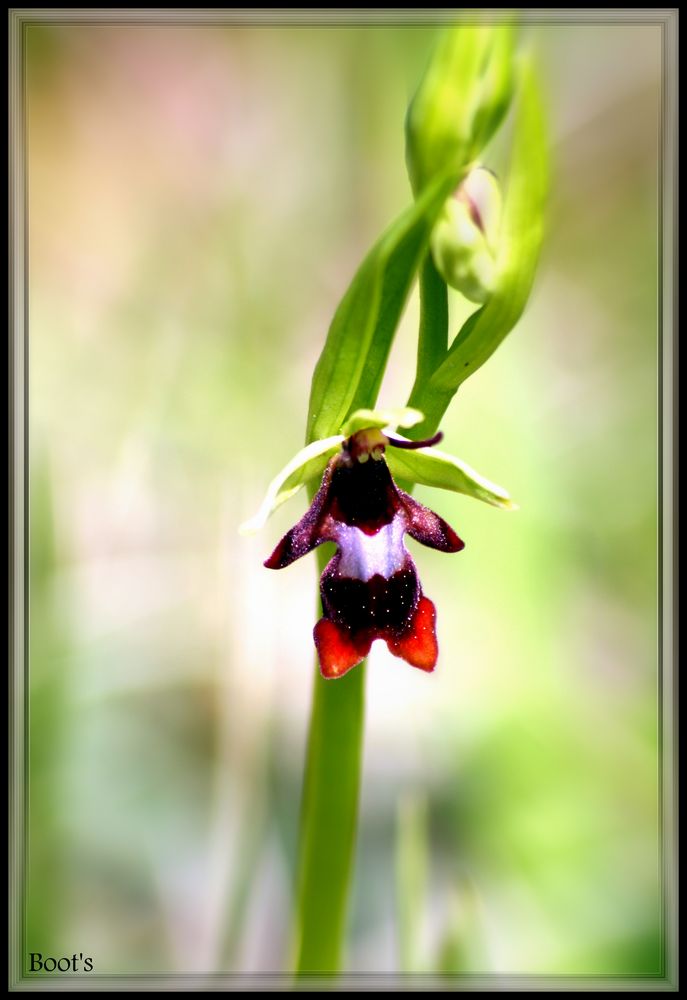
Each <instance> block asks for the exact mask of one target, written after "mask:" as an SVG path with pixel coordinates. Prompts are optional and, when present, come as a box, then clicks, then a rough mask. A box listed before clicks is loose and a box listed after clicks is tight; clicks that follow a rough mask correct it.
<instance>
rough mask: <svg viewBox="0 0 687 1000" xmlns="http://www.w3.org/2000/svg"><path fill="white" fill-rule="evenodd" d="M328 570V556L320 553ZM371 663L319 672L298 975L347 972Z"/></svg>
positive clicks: (307, 788)
mask: <svg viewBox="0 0 687 1000" xmlns="http://www.w3.org/2000/svg"><path fill="white" fill-rule="evenodd" d="M318 557H319V566H320V569H321V570H322V569H323V568H324V564H325V563H326V561H327V555H326V554H325V553H323V552H322V550H320V551H319V552H318ZM364 692H365V664H364V663H363V664H361V665H360V666H358V667H356V668H355V670H351V671H350V672H349V673H348V674H346V675H345V676H344V677H341V678H339V679H338V680H336V681H333V680H330V681H327V680H325V679H324V678H323V677H322V676H321V674H320V672H319V670H318V671H317V672H316V674H315V685H314V691H313V707H312V714H311V719H310V734H309V739H308V751H307V760H306V769H305V782H304V792H303V808H302V815H301V839H300V845H301V855H300V880H299V886H298V912H297V922H296V927H297V934H298V939H297V941H296V971H297V972H298V973H304V972H319V973H335V972H338V970H339V969H340V967H341V959H342V950H343V941H344V932H345V925H346V914H347V909H348V896H349V886H350V881H351V872H352V868H353V855H354V853H355V840H356V826H357V819H358V794H359V789H360V772H361V762H362V747H363V729H364Z"/></svg>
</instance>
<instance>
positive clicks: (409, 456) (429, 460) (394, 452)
mask: <svg viewBox="0 0 687 1000" xmlns="http://www.w3.org/2000/svg"><path fill="white" fill-rule="evenodd" d="M386 462H387V465H388V466H389V469H390V471H391V475H392V476H394V478H395V479H405V480H406V482H412V483H419V484H420V485H421V486H436V487H438V488H439V489H442V490H451V492H452V493H464V494H465V496H468V497H474V499H475V500H482V501H483V502H484V503H488V504H491V506H492V507H500V508H501V509H502V510H517V504H515V503H513V501H512V500H511V498H510V497H509V496H508V493H507V492H506V490H504V488H503V487H502V486H497V485H496V483H491V482H489V480H488V479H485V478H484V476H480V474H479V472H475V470H474V469H471V468H470V466H469V465H467V464H466V463H465V462H462V461H461V460H460V459H459V458H454V457H453V455H447V454H446V452H443V451H439V450H438V449H437V448H418V450H417V451H406V450H405V449H403V450H401V449H398V448H393V447H391V448H387V449H386Z"/></svg>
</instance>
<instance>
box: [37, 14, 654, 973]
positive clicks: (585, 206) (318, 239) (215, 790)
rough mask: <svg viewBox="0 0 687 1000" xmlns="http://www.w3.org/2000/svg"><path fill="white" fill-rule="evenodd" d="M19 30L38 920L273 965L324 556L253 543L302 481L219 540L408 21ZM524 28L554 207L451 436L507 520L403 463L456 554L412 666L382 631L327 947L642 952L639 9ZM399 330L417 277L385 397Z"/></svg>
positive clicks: (120, 940) (284, 906)
mask: <svg viewBox="0 0 687 1000" xmlns="http://www.w3.org/2000/svg"><path fill="white" fill-rule="evenodd" d="M27 31H28V34H27V128H28V185H29V245H30V258H29V263H30V272H29V273H30V283H29V309H30V466H31V482H30V490H31V492H30V496H31V527H30V532H31V535H30V542H31V578H30V772H29V777H30V782H29V801H30V825H29V830H28V849H29V880H28V888H27V948H28V950H35V951H41V952H43V953H44V954H51V955H63V954H64V955H70V956H71V955H72V953H73V952H77V953H78V952H83V954H84V955H91V956H93V959H94V964H95V968H96V971H98V972H114V973H117V972H150V971H158V972H159V971H208V970H233V971H244V972H250V971H257V970H262V971H277V970H281V969H285V968H288V967H289V961H290V953H291V946H292V941H291V911H292V904H293V886H294V872H295V860H296V850H297V836H298V812H299V803H300V789H301V777H302V766H303V759H304V748H305V738H306V732H307V724H308V714H309V706H310V697H311V682H312V672H313V669H314V666H313V645H312V638H311V629H312V625H313V623H314V614H315V611H314V608H315V585H316V569H315V560H314V559H312V560H303V561H302V562H301V563H297V564H295V565H294V566H293V567H291V568H290V569H289V570H288V571H286V572H285V573H282V574H272V573H269V572H268V571H266V570H264V569H263V567H262V560H263V559H264V558H265V557H266V555H267V554H268V553H269V552H270V551H271V549H272V547H273V546H274V544H275V543H276V541H277V539H278V538H279V537H280V536H281V534H282V533H283V532H284V531H285V530H286V529H287V528H288V527H289V526H290V525H291V524H292V523H293V522H294V521H295V520H296V519H297V518H298V517H299V516H300V514H301V512H302V510H303V509H304V500H303V499H300V498H299V499H297V500H294V501H291V502H290V503H289V504H288V505H286V507H284V508H282V509H281V510H280V511H279V512H278V514H277V515H276V516H275V517H274V518H273V519H272V521H271V522H270V523H269V524H268V526H267V527H266V528H265V529H264V530H263V532H262V533H261V534H260V535H259V536H257V537H254V538H249V539H246V538H242V537H239V535H238V534H237V526H238V524H239V523H240V522H241V521H242V520H244V519H245V518H246V517H247V516H249V515H251V514H252V513H253V512H254V510H255V509H256V507H257V505H258V504H259V502H260V499H261V496H262V493H263V491H264V488H265V486H266V485H267V482H268V481H269V480H270V479H271V478H272V476H273V475H274V473H275V472H276V470H277V469H279V468H280V467H281V466H282V465H283V464H284V463H285V462H286V461H287V460H288V459H289V458H290V456H291V455H292V453H293V452H294V451H295V450H297V448H299V447H300V446H301V444H302V440H303V433H304V423H305V416H306V406H307V397H308V392H309V382H310V376H311V373H312V370H313V366H314V364H315V361H316V359H317V356H318V353H319V351H320V349H321V346H322V343H323V338H324V336H325V334H326V330H327V327H328V324H329V320H330V318H331V316H332V314H333V311H334V308H335V306H336V304H337V302H338V300H339V298H340V296H341V295H342V293H343V292H344V290H345V288H346V286H347V284H348V282H349V280H350V278H351V276H352V274H353V272H354V270H355V267H356V266H357V264H358V262H359V260H360V259H361V257H362V255H363V253H364V252H365V251H366V249H367V248H368V247H369V246H370V244H371V243H372V242H373V241H374V239H375V238H376V237H377V235H378V234H379V233H380V232H381V230H382V229H383V228H384V226H385V225H386V224H387V223H388V222H389V221H390V220H391V219H392V218H393V217H394V216H395V215H396V214H397V213H398V212H399V211H400V210H401V209H402V208H403V207H404V206H405V205H406V204H407V202H408V200H409V197H410V194H409V186H408V182H407V178H406V173H405V168H404V149H403V118H404V113H405V108H406V104H407V101H408V99H409V97H410V96H411V94H412V92H413V89H414V87H415V86H416V84H417V82H418V80H419V78H420V75H421V72H422V69H423V67H424V65H425V63H426V60H427V58H428V55H429V52H430V50H431V46H432V43H433V39H434V37H435V30H434V29H430V28H422V29H420V28H410V27H391V26H389V27H385V28H369V27H368V28H362V27H361V28H345V29H344V28H321V29H306V28H296V27H292V28H269V27H261V28H239V27H231V26H227V27H225V28H221V27H214V28H201V27H172V26H168V27H164V26H160V27H143V26H140V27H125V26H121V27H117V26H101V27H97V26H90V27H89V26H78V25H73V26H68V25H62V26H58V25H56V26H52V27H41V26H38V25H31V26H29V27H28V29H27ZM522 44H523V46H524V47H527V48H530V49H532V50H534V51H535V53H536V54H537V58H538V61H539V66H540V69H541V79H542V86H543V89H544V92H545V99H546V103H547V106H548V112H549V118H550V129H551V144H552V155H553V160H554V167H555V170H554V178H553V189H552V197H551V204H550V209H549V217H548V224H549V235H548V239H547V242H546V245H545V251H544V254H543V258H542V263H541V268H540V271H539V274H538V279H537V283H536V286H535V292H534V295H533V298H532V300H531V303H530V306H529V307H528V310H527V312H526V314H525V316H524V318H523V320H522V321H521V323H520V324H519V326H518V328H517V329H516V331H515V332H514V333H513V334H512V335H511V336H510V337H509V339H508V340H507V341H506V343H505V344H504V345H503V346H502V347H501V348H500V349H499V351H498V352H497V354H496V355H495V356H494V357H493V358H492V359H491V361H490V362H489V363H488V364H487V365H486V366H485V368H484V369H482V370H481V371H479V373H478V374H477V375H476V376H475V377H474V378H473V379H471V380H470V381H468V382H467V383H466V384H465V385H464V387H463V388H462V389H461V391H460V393H459V395H458V397H457V398H456V400H455V401H454V403H453V405H452V408H451V409H450V411H449V413H448V415H447V418H446V420H445V424H444V431H445V435H446V440H445V447H446V449H447V450H448V451H450V452H452V453H454V454H457V455H460V456H461V457H463V458H464V459H465V460H466V461H468V462H469V463H470V464H471V465H473V466H474V467H475V468H477V469H478V470H479V471H480V472H482V473H483V474H484V475H486V476H487V477H489V478H490V479H493V480H494V481H496V482H498V483H501V484H503V485H504V486H506V487H507V488H508V489H509V490H510V492H511V494H512V496H513V497H514V498H515V499H516V500H517V501H518V503H519V504H520V510H519V511H518V512H517V513H513V514H510V513H503V512H500V511H497V510H494V509H491V508H488V507H484V506H482V505H480V504H479V503H477V502H475V501H473V500H470V499H467V498H463V497H455V496H451V495H449V494H444V493H432V491H429V490H423V489H418V491H417V495H418V497H419V498H420V499H421V500H424V501H425V502H427V503H428V504H429V505H431V506H432V507H433V508H434V509H436V510H437V511H438V512H439V513H441V514H442V515H443V516H444V517H445V518H447V519H448V520H449V521H450V522H451V523H452V524H453V525H454V526H455V527H456V529H457V530H458V531H459V533H460V534H461V536H462V537H463V538H464V539H465V540H466V543H467V546H466V549H465V551H464V552H463V553H462V554H460V555H459V556H455V557H450V558H449V557H447V556H445V555H442V554H440V553H435V552H433V551H431V550H425V549H420V550H419V551H416V552H415V555H416V559H417V562H418V564H419V568H420V572H421V576H422V580H423V584H424V588H425V591H426V592H427V593H428V594H429V595H430V596H431V597H432V598H433V600H434V601H435V603H436V605H437V608H438V614H439V626H438V627H439V637H440V643H441V647H442V653H441V658H440V662H439V667H438V670H437V672H436V674H435V675H433V676H431V677H428V676H426V675H424V674H420V672H417V671H413V670H412V669H411V668H409V667H407V666H406V665H405V664H403V663H402V662H401V661H399V660H394V659H393V658H392V657H391V656H390V655H389V654H388V652H387V651H386V648H382V647H381V644H377V645H378V646H379V647H380V648H376V647H375V648H374V650H373V654H372V657H371V663H370V667H369V671H368V679H367V718H366V745H365V759H364V778H363V792H362V803H361V818H360V839H359V846H358V852H357V861H356V874H355V884H354V889H353V899H352V910H351V920H350V935H349V946H348V959H347V966H348V968H349V969H351V970H365V971H390V970H397V969H404V968H405V969H408V968H411V969H419V970H422V969H447V970H454V971H484V972H512V973H518V972H520V973H523V972H528V973H589V974H610V973H627V974H630V973H635V974H656V973H658V972H659V971H660V967H661V930H660V929H661V921H660V891H661V888H660V887H661V883H660V872H659V862H660V841H659V798H658V792H659V787H658V773H659V770H658V769H659V756H658V749H657V741H658V734H657V713H658V701H657V683H658V677H657V652H656V650H657V459H658V455H657V432H658V426H657V376H658V371H657V336H658V334H657V294H658V293H657V273H658V272H657V268H658V253H657V246H658V228H657V206H658V162H659V160H658V157H659V121H660V77H661V41H660V29H659V28H658V27H652V26H646V27H629V26H628V27H623V26H595V27H590V26H587V27H585V26H577V27H576V26H572V25H568V26H560V27H554V26H540V27H534V26H529V27H526V28H524V29H523V32H522ZM499 155H500V154H499V151H498V149H497V150H496V152H495V153H494V163H493V164H492V163H491V161H490V159H489V157H487V158H486V162H487V163H488V164H491V165H496V166H498V162H499ZM416 326H417V303H416V301H415V299H413V301H411V303H410V305H409V308H408V310H407V314H406V316H405V318H404V321H403V325H402V327H401V330H400V332H399V336H398V341H397V344H396V346H395V348H394V353H393V357H392V362H391V366H390V369H389V373H388V377H387V380H386V382H385V384H384V387H383V391H382V395H381V401H382V402H384V403H386V404H388V405H401V404H402V403H403V402H404V401H405V399H406V398H407V394H408V391H409V389H410V386H411V384H412V381H413V371H414V351H415V338H416ZM413 544H414V543H412V542H411V543H410V545H411V547H412V546H413ZM416 549H417V547H416ZM414 551H415V550H414ZM340 750H341V753H346V748H345V747H341V748H340ZM399 886H400V887H401V890H402V892H404V893H408V892H410V896H405V897H404V899H405V901H406V909H407V903H408V899H410V901H411V905H410V913H411V916H410V918H409V923H408V921H406V923H405V924H404V926H405V928H406V931H408V929H409V933H410V938H411V945H410V948H406V949H405V951H404V953H403V954H401V950H400V948H399V925H400V923H401V922H400V921H399ZM409 886H410V888H408V887H409Z"/></svg>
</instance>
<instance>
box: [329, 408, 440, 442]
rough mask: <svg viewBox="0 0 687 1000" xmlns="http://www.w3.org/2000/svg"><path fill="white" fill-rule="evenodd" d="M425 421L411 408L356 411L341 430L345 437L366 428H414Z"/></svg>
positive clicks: (419, 413) (417, 411)
mask: <svg viewBox="0 0 687 1000" xmlns="http://www.w3.org/2000/svg"><path fill="white" fill-rule="evenodd" d="M424 419H425V415H424V413H422V412H421V411H420V410H416V409H414V408H413V407H411V406H400V407H396V408H391V409H387V410H356V411H355V413H352V414H351V415H350V417H349V418H348V420H346V422H345V423H344V425H343V427H342V428H341V433H342V434H343V435H344V436H345V437H350V436H351V434H355V432H356V431H363V430H365V429H366V428H368V427H379V428H380V430H381V429H382V428H383V427H415V426H416V424H419V423H421V422H422V421H423V420H424Z"/></svg>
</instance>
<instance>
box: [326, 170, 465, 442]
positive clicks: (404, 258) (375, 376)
mask: <svg viewBox="0 0 687 1000" xmlns="http://www.w3.org/2000/svg"><path fill="white" fill-rule="evenodd" d="M459 179H460V177H459V176H458V175H457V174H456V173H455V171H453V170H451V171H444V172H443V173H442V174H441V175H440V176H439V177H438V178H437V179H436V180H435V181H434V182H433V183H432V184H431V185H430V186H429V187H428V188H427V190H426V191H425V192H424V193H423V194H422V196H421V197H420V198H418V200H417V201H416V202H415V203H414V204H413V205H411V206H410V207H409V208H407V209H406V210H405V211H404V212H403V213H402V215H400V216H399V218H398V219H397V220H396V221H395V222H394V223H393V224H392V225H391V226H390V227H389V229H388V230H387V231H386V233H385V234H384V235H383V236H382V237H381V239H380V240H379V241H378V242H377V243H376V244H375V246H374V247H373V248H372V250H371V251H370V253H369V254H368V255H367V257H366V258H365V260H364V261H363V263H362V264H361V266H360V268H359V270H358V272H357V274H356V275H355V277H354V279H353V281H352V283H351V285H350V286H349V288H348V291H347V292H346V294H345V295H344V297H343V299H342V300H341V303H340V304H339V307H338V309H337V310H336V313H335V315H334V319H333V320H332V324H331V326H330V328H329V333H328V335H327V341H326V343H325V346H324V349H323V351H322V354H321V355H320V359H319V361H318V363H317V367H316V369H315V373H314V376H313V382H312V390H311V394H310V405H309V409H308V413H309V419H308V431H307V440H308V441H313V440H315V439H317V438H326V437H328V436H329V435H330V434H332V433H333V432H335V431H337V430H338V429H339V427H341V426H342V424H343V423H344V421H345V419H346V417H347V416H348V414H349V413H350V412H351V410H355V409H359V408H361V407H363V406H371V405H374V402H375V400H376V398H377V394H378V392H379V387H380V385H381V381H382V376H383V374H384V369H385V367H386V362H387V358H388V355H389V351H390V349H391V344H392V341H393V338H394V334H395V332H396V327H397V325H398V321H399V319H400V316H401V312H402V310H403V307H404V306H405V303H406V299H407V297H408V293H409V291H410V288H411V285H412V282H413V279H414V277H415V272H416V270H417V268H418V266H419V263H420V261H421V259H422V257H423V254H424V253H425V251H426V247H427V244H428V241H429V236H430V233H431V231H432V227H433V225H434V222H435V220H436V218H437V215H438V214H439V212H440V210H441V208H442V206H443V204H444V202H445V200H446V198H447V197H448V195H449V194H450V192H451V191H452V190H453V189H454V188H455V187H456V185H457V183H458V181H459Z"/></svg>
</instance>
